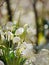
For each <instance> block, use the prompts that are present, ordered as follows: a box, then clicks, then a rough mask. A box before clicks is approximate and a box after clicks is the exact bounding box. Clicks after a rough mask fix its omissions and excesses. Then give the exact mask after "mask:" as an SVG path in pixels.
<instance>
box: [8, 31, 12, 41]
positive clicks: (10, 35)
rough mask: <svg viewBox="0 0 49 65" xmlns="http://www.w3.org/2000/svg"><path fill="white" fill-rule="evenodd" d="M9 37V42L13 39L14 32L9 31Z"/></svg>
mask: <svg viewBox="0 0 49 65" xmlns="http://www.w3.org/2000/svg"><path fill="white" fill-rule="evenodd" d="M7 36H8V41H9V40H12V39H13V34H12V32H10V31H8V32H7Z"/></svg>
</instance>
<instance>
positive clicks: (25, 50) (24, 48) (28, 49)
mask: <svg viewBox="0 0 49 65" xmlns="http://www.w3.org/2000/svg"><path fill="white" fill-rule="evenodd" d="M32 50H33V46H32V44H30V43H26V42H23V44H22V45H21V46H20V51H21V54H22V55H23V56H25V57H31V56H32V54H33V51H32Z"/></svg>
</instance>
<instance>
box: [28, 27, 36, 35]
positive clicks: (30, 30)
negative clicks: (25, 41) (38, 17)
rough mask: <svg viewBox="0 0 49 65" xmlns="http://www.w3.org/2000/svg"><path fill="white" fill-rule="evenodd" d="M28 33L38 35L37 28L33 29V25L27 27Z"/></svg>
mask: <svg viewBox="0 0 49 65" xmlns="http://www.w3.org/2000/svg"><path fill="white" fill-rule="evenodd" d="M27 33H28V34H31V35H36V29H33V28H32V27H29V28H28V29H27Z"/></svg>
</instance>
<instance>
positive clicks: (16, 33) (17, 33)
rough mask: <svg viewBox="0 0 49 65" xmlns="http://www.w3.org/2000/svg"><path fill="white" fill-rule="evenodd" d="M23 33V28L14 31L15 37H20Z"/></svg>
mask: <svg viewBox="0 0 49 65" xmlns="http://www.w3.org/2000/svg"><path fill="white" fill-rule="evenodd" d="M23 32H24V28H19V29H17V30H16V32H15V35H21V34H22V33H23Z"/></svg>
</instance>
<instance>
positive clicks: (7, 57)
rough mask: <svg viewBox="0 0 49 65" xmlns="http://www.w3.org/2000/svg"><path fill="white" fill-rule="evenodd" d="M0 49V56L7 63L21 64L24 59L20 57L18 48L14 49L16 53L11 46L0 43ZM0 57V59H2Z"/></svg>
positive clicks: (9, 64) (8, 64)
mask: <svg viewBox="0 0 49 65" xmlns="http://www.w3.org/2000/svg"><path fill="white" fill-rule="evenodd" d="M0 49H2V55H1V56H0V57H1V58H2V59H3V60H4V61H5V62H6V63H7V65H23V64H24V63H25V61H26V58H24V57H22V56H21V54H20V52H19V50H18V49H17V50H16V54H15V53H14V50H13V49H12V48H8V47H5V46H3V45H0ZM1 58H0V60H2V59H1Z"/></svg>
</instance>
